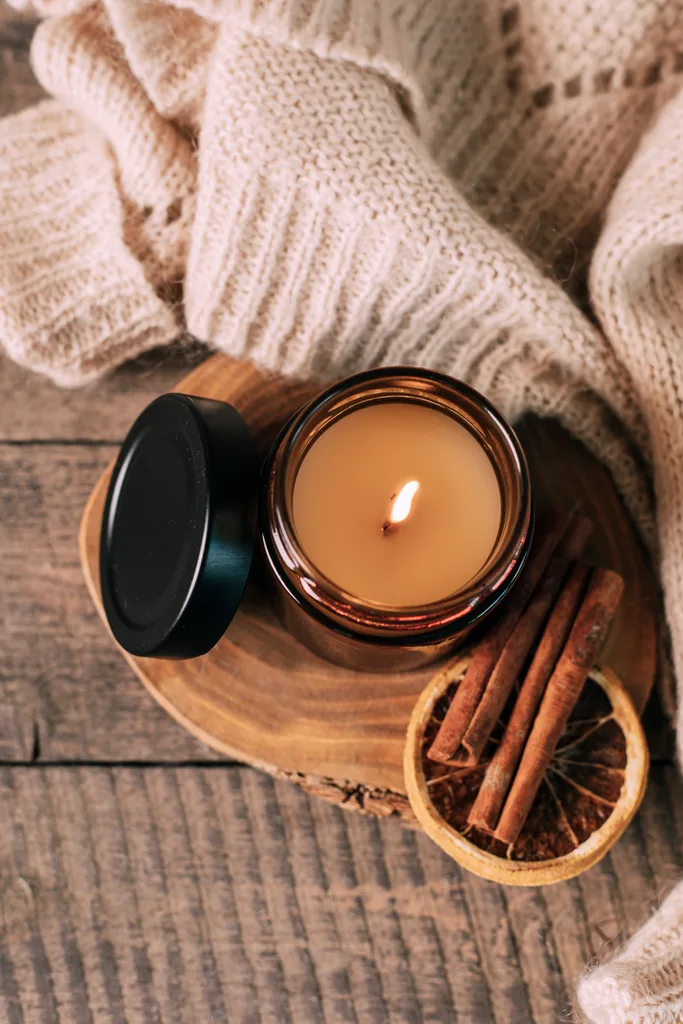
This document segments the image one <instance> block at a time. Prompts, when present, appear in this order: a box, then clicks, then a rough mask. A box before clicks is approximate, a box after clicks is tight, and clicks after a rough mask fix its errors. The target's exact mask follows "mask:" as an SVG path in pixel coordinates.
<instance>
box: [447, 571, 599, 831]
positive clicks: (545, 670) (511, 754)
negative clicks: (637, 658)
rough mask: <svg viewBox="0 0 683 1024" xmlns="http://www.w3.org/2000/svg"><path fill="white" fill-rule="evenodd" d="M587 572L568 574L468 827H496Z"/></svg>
mask: <svg viewBox="0 0 683 1024" xmlns="http://www.w3.org/2000/svg"><path fill="white" fill-rule="evenodd" d="M590 572H591V570H590V568H589V567H588V566H587V565H581V564H577V565H574V566H573V568H572V570H571V572H570V573H569V577H568V579H567V580H566V582H565V584H564V586H563V588H562V590H561V592H560V596H559V597H558V599H557V601H556V602H555V606H554V608H553V610H552V612H551V613H550V618H549V619H548V622H547V623H546V626H545V629H544V630H543V635H542V636H541V640H540V642H539V644H538V647H537V649H536V653H535V655H534V657H533V660H532V662H531V665H530V666H529V671H528V672H527V674H526V676H525V678H524V681H523V683H522V685H521V687H520V690H519V693H518V695H517V700H516V701H515V706H514V708H513V709H512V714H511V715H510V721H509V722H508V724H507V726H506V728H505V731H504V733H503V736H502V739H501V741H500V744H499V745H498V747H497V749H496V751H495V753H494V755H493V757H492V759H491V763H490V764H489V766H488V768H487V769H486V774H485V776H484V780H483V782H482V784H481V788H480V790H479V792H478V793H477V798H476V800H475V801H474V804H473V805H472V809H471V811H470V813H469V817H468V819H467V820H468V822H469V823H470V824H471V825H476V826H477V828H481V829H484V831H486V832H493V831H494V829H495V827H496V825H497V823H498V818H499V816H500V811H501V808H502V806H503V803H504V801H505V797H506V796H507V794H508V790H509V788H510V783H511V782H512V779H513V776H514V774H515V771H516V769H517V765H518V764H519V759H520V757H521V756H522V751H523V750H524V744H525V743H526V739H527V736H528V735H529V732H530V731H531V727H532V726H533V723H534V716H535V715H536V710H537V708H538V705H539V702H540V700H541V697H542V696H543V691H544V689H545V687H546V684H547V682H548V680H549V678H550V675H551V673H552V671H553V669H554V668H555V664H556V662H557V659H558V657H559V655H560V652H561V650H562V648H563V647H564V645H565V642H566V640H567V637H568V636H569V632H570V630H571V628H572V623H573V622H574V618H575V616H576V612H577V610H578V607H579V604H580V603H581V598H582V597H583V594H584V593H585V590H586V585H587V583H588V577H589V576H590Z"/></svg>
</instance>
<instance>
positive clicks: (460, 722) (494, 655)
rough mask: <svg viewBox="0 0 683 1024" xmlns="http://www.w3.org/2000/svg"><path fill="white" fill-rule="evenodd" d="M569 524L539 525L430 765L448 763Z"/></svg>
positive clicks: (553, 519) (549, 521)
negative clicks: (503, 607) (522, 567)
mask: <svg viewBox="0 0 683 1024" xmlns="http://www.w3.org/2000/svg"><path fill="white" fill-rule="evenodd" d="M569 522H570V517H569V516H566V515H565V516H557V515H553V516H548V517H547V518H546V519H545V520H544V521H543V523H541V524H540V525H539V527H538V532H537V535H536V538H535V542H534V546H533V548H532V550H531V553H530V555H529V561H528V563H527V565H526V566H525V568H524V570H523V574H522V576H521V578H520V580H519V581H518V583H517V584H516V586H515V588H514V590H513V591H512V594H511V595H510V598H509V601H508V603H507V605H506V608H505V611H504V612H503V614H502V616H501V618H500V619H498V622H497V623H496V624H495V625H494V626H493V627H492V628H491V630H490V631H489V633H488V635H487V636H486V638H485V639H484V640H482V642H481V643H480V644H479V645H478V647H477V648H476V650H475V651H474V653H473V655H472V660H471V661H470V663H469V665H468V667H467V672H466V673H465V676H464V678H463V680H462V682H461V683H460V685H459V687H458V689H457V690H456V692H455V696H454V697H453V700H452V701H451V705H450V707H449V709H448V711H447V712H446V716H445V718H444V720H443V722H442V723H441V727H440V729H439V731H438V733H437V734H436V736H435V738H434V742H433V743H432V745H431V747H430V748H429V751H428V754H427V756H428V757H430V758H431V759H432V760H433V761H441V762H448V761H449V760H450V759H451V757H452V756H453V754H454V753H455V751H456V750H457V749H458V747H459V746H460V743H461V741H462V738H463V736H464V735H465V732H466V730H467V727H468V725H469V724H470V722H471V720H472V716H473V714H474V712H475V709H476V707H477V704H478V703H479V700H480V698H481V695H482V693H483V692H484V688H485V686H486V683H487V682H488V680H489V677H490V675H491V673H492V672H493V669H494V667H495V665H496V662H497V661H498V658H499V657H500V654H501V651H502V650H503V648H504V646H505V644H506V643H507V641H508V639H509V638H510V636H511V634H512V632H513V630H514V629H515V626H516V625H517V623H518V622H519V620H520V618H521V615H522V612H523V611H524V608H525V606H526V604H527V602H528V600H529V598H530V596H531V594H532V593H533V591H534V589H535V588H536V586H537V584H538V581H539V580H540V578H541V576H542V575H543V573H544V571H545V569H546V567H547V565H548V562H549V561H550V559H551V557H552V555H553V552H554V551H555V549H556V548H557V545H558V544H559V542H560V540H561V539H562V536H563V534H564V533H565V531H566V530H567V527H568V525H569Z"/></svg>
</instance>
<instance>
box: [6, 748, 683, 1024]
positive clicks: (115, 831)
mask: <svg viewBox="0 0 683 1024" xmlns="http://www.w3.org/2000/svg"><path fill="white" fill-rule="evenodd" d="M648 796H649V799H648V802H647V806H649V807H650V808H651V809H652V810H651V814H650V820H649V821H648V825H647V828H639V827H638V826H637V825H634V826H632V827H631V829H629V831H628V832H627V834H626V835H625V837H624V839H623V840H622V842H621V843H620V845H619V847H617V848H616V849H615V851H614V852H613V853H612V854H611V855H609V856H608V857H607V858H605V860H604V861H603V862H602V863H601V864H600V865H599V866H598V867H597V868H595V869H594V870H593V871H591V872H589V873H588V874H587V875H585V876H582V878H581V879H580V880H575V881H571V882H566V883H560V884H559V885H557V886H553V887H551V888H550V889H548V890H545V891H543V892H542V891H541V890H535V889H530V890H526V891H519V892H510V891H505V890H503V889H501V888H500V887H498V886H496V885H494V884H492V883H488V882H483V881H481V880H480V879H477V878H474V877H473V876H471V875H469V874H467V873H466V872H461V871H460V870H459V869H458V867H457V865H455V864H454V863H453V862H452V861H451V860H450V859H448V858H447V857H445V856H443V855H442V854H441V853H440V851H439V850H438V849H436V847H434V846H433V844H431V843H430V842H429V841H428V840H427V838H426V837H425V836H424V835H421V834H417V833H412V832H410V831H407V830H405V829H402V828H401V827H400V826H398V825H397V824H396V823H393V822H383V823H378V822H374V821H366V820H361V819H359V818H356V817H353V816H348V815H344V814H342V812H341V811H339V810H338V809H336V808H333V807H330V806H328V805H326V804H324V803H322V802H320V801H316V800H312V799H311V798H310V797H309V796H308V795H307V794H305V793H303V792H302V791H301V790H299V789H297V788H296V787H292V786H287V785H284V784H282V783H277V782H274V781H273V780H271V779H269V778H268V777H267V776H264V775H259V774H256V773H254V772H251V771H249V770H248V769H243V768H237V767H234V768H226V767H218V766H216V767H214V768H210V767H206V768H178V769H173V768H165V769H156V768H146V769H140V768H116V769H105V768H51V769H45V768H39V767H36V768H23V769H21V768H20V769H9V768H4V769H2V770H0V815H1V816H2V820H3V822H4V826H3V829H2V831H0V1019H2V1020H3V1021H8V1022H12V1024H43V1022H47V1024H81V1022H83V1024H86V1022H87V1024H103V1022H121V1024H124V1022H125V1024H197V1021H211V1022H212V1024H227V1022H228V1021H238V1022H254V1024H257V1022H263V1024H282V1022H287V1021H290V1022H292V1024H293V1022H299V1021H301V1022H324V1024H347V1022H352V1024H373V1022H376V1024H385V1022H394V1024H406V1022H409V1024H413V1022H415V1024H417V1022H419V1021H433V1022H439V1024H441V1022H446V1021H449V1022H450V1021H456V1022H457V1021H460V1022H462V1024H530V1022H532V1021H535V1022H538V1024H546V1022H549V1021H553V1020H569V1019H570V1018H571V1003H572V993H573V990H574V983H575V978H576V974H577V971H579V970H580V969H582V968H583V966H584V964H585V958H586V957H587V956H590V955H591V953H592V952H596V953H601V952H602V953H604V952H605V949H606V947H607V948H609V946H611V945H613V943H614V941H616V940H618V941H620V942H621V941H623V940H624V938H626V937H627V936H628V935H629V934H630V933H631V932H632V930H633V929H634V928H635V927H636V926H637V925H638V924H639V923H640V922H641V921H642V920H643V919H644V918H645V917H646V916H647V914H648V911H649V909H650V906H649V903H650V901H652V902H654V903H658V902H660V901H661V899H662V897H663V896H664V895H665V894H666V892H667V891H668V890H669V889H670V887H671V886H672V884H673V883H674V881H675V880H676V878H677V875H678V870H679V865H680V864H681V862H682V861H683V846H682V845H681V838H682V836H681V831H680V821H679V820H678V819H679V818H680V814H679V813H678V812H676V816H675V817H676V829H675V830H674V831H673V834H672V817H671V806H672V804H673V806H675V807H676V808H680V807H681V806H683V785H682V783H681V781H680V779H679V778H678V775H677V773H676V772H675V770H674V769H671V768H661V767H659V768H656V769H655V771H654V772H653V777H652V781H651V785H650V792H649V794H648ZM617 849H618V850H619V851H620V859H619V860H618V861H617V860H616V859H615V855H616V851H617ZM663 849H667V850H669V851H670V853H669V855H668V856H666V857H664V858H661V856H660V853H661V851H662V850H663ZM626 865H628V877H627V878H625V877H624V868H625V866H626ZM568 915H571V917H569V916H568ZM568 920H570V921H571V928H568V927H567V921H568ZM605 936H610V939H609V941H607V940H606V938H605Z"/></svg>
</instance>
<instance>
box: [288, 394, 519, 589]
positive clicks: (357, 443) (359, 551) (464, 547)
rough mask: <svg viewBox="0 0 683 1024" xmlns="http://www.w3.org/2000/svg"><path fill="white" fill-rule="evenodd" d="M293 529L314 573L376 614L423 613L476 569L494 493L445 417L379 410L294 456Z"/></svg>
mask: <svg viewBox="0 0 683 1024" xmlns="http://www.w3.org/2000/svg"><path fill="white" fill-rule="evenodd" d="M293 520H294V528H295V530H296V533H297V536H298V538H299V542H300V544H301V546H302V548H303V549H304V550H305V551H306V553H307V555H308V557H309V558H310V560H311V562H312V563H313V564H314V565H315V566H316V567H317V569H318V570H319V571H320V572H321V573H323V574H324V575H325V576H326V577H328V578H329V579H330V580H331V581H333V582H334V583H335V584H336V585H337V586H338V587H340V588H341V589H342V590H344V591H346V592H348V593H349V594H352V595H354V596H355V597H357V598H360V599H362V600H364V601H368V602H372V603H374V604H378V605H382V606H384V607H389V608H391V607H393V608H405V607H411V606H413V607H414V606H418V605H426V604H431V603H434V602H436V601H441V600H442V599H444V598H446V597H448V595H449V594H453V593H455V592H457V591H459V590H461V589H462V588H463V587H464V586H465V585H466V584H467V583H468V581H469V580H471V579H472V578H473V577H474V576H475V575H476V574H477V573H478V572H479V571H480V570H481V568H482V567H483V565H484V564H485V563H486V561H487V559H488V558H489V555H490V554H491V552H492V550H493V547H494V545H495V542H496V539H497V536H498V531H499V528H500V522H501V498H500V487H499V483H498V479H497V476H496V472H495V469H494V467H493V465H492V463H491V460H490V458H489V456H488V455H487V453H486V452H485V450H484V448H483V447H482V445H481V444H480V443H479V441H478V440H477V439H476V438H475V437H474V435H473V434H472V433H471V432H470V431H469V430H468V429H467V427H465V426H463V424H461V423H460V422H458V420H456V419H455V418H454V417H452V416H449V415H448V414H446V413H443V412H441V411H440V410H439V409H435V408H433V407H430V406H426V405H420V404H417V403H411V402H391V401H389V402H380V403H377V404H375V405H371V406H366V407H364V408H361V409H357V410H356V411H354V412H350V413H348V414H347V415H346V416H343V417H341V418H340V419H338V420H336V421H335V422H333V423H332V424H331V425H330V426H329V427H328V428H327V429H326V430H325V431H324V432H323V433H322V434H321V435H320V436H319V437H318V438H317V439H316V441H315V442H314V444H313V445H312V446H311V447H310V449H309V450H308V451H307V453H306V454H305V456H304V458H303V460H302V462H301V466H300V467H299V471H298V473H297V476H296V480H295V483H294V493H293Z"/></svg>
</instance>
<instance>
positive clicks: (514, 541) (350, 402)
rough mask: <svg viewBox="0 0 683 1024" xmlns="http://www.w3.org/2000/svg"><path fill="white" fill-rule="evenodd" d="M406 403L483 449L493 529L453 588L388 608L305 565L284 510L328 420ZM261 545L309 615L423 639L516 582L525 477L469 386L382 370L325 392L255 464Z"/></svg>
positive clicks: (510, 444) (518, 456)
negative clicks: (477, 563)
mask: <svg viewBox="0 0 683 1024" xmlns="http://www.w3.org/2000/svg"><path fill="white" fill-rule="evenodd" d="M378 401H381V402H396V401H398V402H403V401H408V402H414V403H417V404H422V405H429V406H432V407H434V408H437V409H439V410H441V411H443V412H446V413H448V414H450V415H452V416H453V417H454V418H455V419H457V420H458V421H459V422H460V423H462V425H463V426H465V427H466V428H467V429H469V430H470V432H471V433H473V434H474V435H475V437H476V439H477V440H478V441H479V443H480V444H481V445H482V447H483V448H484V449H485V451H486V453H487V455H488V457H489V459H490V460H491V463H492V465H493V467H494V470H495V471H496V475H497V478H498V484H499V488H500V494H501V524H500V528H499V533H498V537H497V539H496V542H495V544H494V547H493V549H492V552H491V554H490V556H489V558H488V559H487V561H486V562H485V563H484V565H483V566H482V567H481V569H480V570H479V572H477V573H476V574H475V576H473V577H472V579H471V580H469V581H468V582H467V584H466V585H465V586H464V587H462V588H460V589H459V590H457V591H455V592H453V593H452V594H449V595H447V596H446V597H444V598H442V599H440V600H439V601H436V602H432V603H430V604H423V605H415V606H405V607H390V606H387V605H382V604H379V603H376V602H372V601H367V600H364V599H361V598H359V597H357V596H356V595H353V594H351V593H349V592H347V591H345V590H344V589H343V588H342V587H340V586H339V585H338V584H336V583H335V582H334V581H333V580H331V579H329V577H327V576H325V574H324V573H322V572H321V571H320V570H319V569H318V568H317V567H316V566H315V565H314V564H313V563H312V562H311V560H310V559H309V558H308V556H307V555H306V552H305V551H304V550H303V549H302V547H301V544H300V542H299V539H298V536H297V531H296V527H295V523H294V517H293V513H292V494H293V486H294V481H295V480H296V475H297V473H298V469H299V467H300V465H301V462H302V460H303V458H304V456H305V454H306V452H307V451H308V450H309V449H310V447H311V446H312V445H313V444H314V443H315V441H316V440H317V439H318V437H319V436H320V435H321V434H322V433H323V431H324V430H326V429H327V428H328V427H329V426H330V425H331V424H332V423H333V422H335V421H336V420H338V419H340V418H342V417H343V416H346V415H348V414H349V413H350V412H352V411H354V410H357V409H360V408H362V407H364V406H367V405H373V404H375V403H376V402H378ZM263 479H264V487H265V496H264V500H263V501H262V502H261V515H262V517H263V521H262V530H261V534H262V538H263V543H264V547H265V549H266V555H267V558H268V561H269V562H270V563H271V567H272V569H273V571H275V572H276V574H277V575H278V577H279V578H280V582H281V583H282V584H283V585H284V586H285V588H286V590H287V591H288V592H289V594H290V596H291V597H292V598H294V600H296V601H297V602H298V603H299V604H301V605H303V606H305V607H306V610H307V611H308V612H309V613H310V612H311V611H315V613H316V614H315V617H316V618H321V619H322V620H324V621H326V622H328V623H329V621H330V620H331V621H332V622H333V623H334V624H336V625H337V626H338V627H340V628H342V629H343V630H344V631H345V632H346V631H348V632H349V633H351V634H353V635H357V634H359V633H361V634H364V635H368V636H372V637H373V638H375V639H380V640H384V641H386V642H388V643H392V642H396V643H401V642H405V640H406V638H407V637H415V636H422V635H428V636H429V638H430V640H436V639H437V638H438V637H440V636H442V635H443V636H445V635H448V634H449V633H452V632H456V631H457V632H460V631H461V630H463V629H466V628H469V627H470V626H472V625H473V624H474V623H475V622H476V621H478V620H479V619H480V618H481V617H482V616H483V615H485V614H487V613H488V612H489V611H491V610H492V609H493V608H494V607H495V606H496V605H497V604H498V602H499V601H500V600H501V598H502V597H503V596H504V594H505V593H506V592H507V591H508V589H509V587H510V586H511V585H512V584H513V582H514V580H515V579H516V578H517V576H518V575H519V572H520V571H521V568H522V566H523V564H524V562H525V560H526V556H527V553H528V550H529V546H530V540H531V532H532V519H533V516H532V497H531V485H530V478H529V470H528V466H527V462H526V457H525V455H524V451H523V449H522V447H521V444H520V442H519V440H518V438H517V436H516V434H515V433H514V431H513V429H512V428H511V427H510V425H509V424H508V423H507V422H506V420H505V419H504V418H503V416H502V415H501V414H500V413H499V412H498V411H497V409H495V407H494V406H493V405H492V404H491V403H490V402H489V401H488V399H486V398H485V397H484V396H483V395H481V394H480V393H479V392H478V391H476V390H475V389H474V388H472V387H470V385H468V384H465V383H464V382H462V381H460V380H457V379H455V378H453V377H449V376H447V375H445V374H441V373H438V372H436V371H433V370H422V369H419V368H416V367H402V366H401V367H384V368H381V369H376V370H366V371H363V372H361V373H357V374H354V375H353V376H351V377H347V378H345V379H344V380H342V381H340V382H338V383H337V384H334V385H332V386H331V387H329V388H327V389H326V390H325V391H323V392H322V393H321V394H320V395H318V396H317V397H316V398H314V399H313V400H312V401H310V402H309V403H308V404H307V405H305V406H304V407H303V408H302V409H300V410H299V412H298V413H297V414H296V415H295V416H294V417H293V418H292V420H290V421H289V423H288V424H287V425H286V426H285V427H284V429H283V431H282V432H281V433H280V435H279V437H278V439H277V441H276V442H275V444H274V446H273V448H272V449H271V453H270V456H269V458H268V460H267V461H266V464H265V467H264V478H263Z"/></svg>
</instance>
